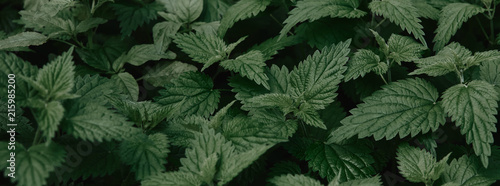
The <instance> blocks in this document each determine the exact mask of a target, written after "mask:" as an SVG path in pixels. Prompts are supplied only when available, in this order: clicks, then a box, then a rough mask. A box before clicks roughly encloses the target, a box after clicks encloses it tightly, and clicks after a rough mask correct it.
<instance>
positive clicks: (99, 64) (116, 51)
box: [76, 37, 129, 72]
mask: <svg viewBox="0 0 500 186" xmlns="http://www.w3.org/2000/svg"><path fill="white" fill-rule="evenodd" d="M128 50H129V43H127V42H126V41H122V40H120V39H119V38H117V37H112V38H109V39H108V40H106V41H105V42H104V44H103V45H102V46H100V45H97V44H94V45H93V47H91V48H77V49H76V52H77V53H78V55H79V56H80V58H81V59H82V60H83V62H85V63H87V64H88V65H90V66H91V67H94V68H96V69H99V70H102V71H106V72H115V71H114V70H113V68H112V65H117V64H114V63H113V62H115V60H116V59H118V58H119V57H120V56H122V54H123V53H125V52H127V51H128ZM124 57H125V55H124ZM120 65H123V64H120ZM116 71H119V69H118V68H117V69H116Z"/></svg>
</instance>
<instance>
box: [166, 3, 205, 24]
mask: <svg viewBox="0 0 500 186" xmlns="http://www.w3.org/2000/svg"><path fill="white" fill-rule="evenodd" d="M161 2H162V3H163V4H164V5H165V8H166V9H167V11H168V12H170V13H173V14H174V15H176V17H177V19H179V21H181V22H182V23H191V22H193V21H194V20H196V19H198V17H200V15H201V12H202V11H203V0H182V1H180V0H161Z"/></svg>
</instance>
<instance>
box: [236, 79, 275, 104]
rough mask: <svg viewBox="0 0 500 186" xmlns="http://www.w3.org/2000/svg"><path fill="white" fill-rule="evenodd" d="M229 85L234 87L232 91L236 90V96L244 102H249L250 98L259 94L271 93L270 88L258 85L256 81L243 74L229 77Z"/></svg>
mask: <svg viewBox="0 0 500 186" xmlns="http://www.w3.org/2000/svg"><path fill="white" fill-rule="evenodd" d="M229 86H231V87H233V89H231V92H235V93H236V95H235V98H236V99H237V100H239V101H241V103H243V104H247V103H248V99H250V98H253V97H255V96H258V95H262V94H265V93H269V90H267V89H266V88H264V87H263V86H260V85H258V84H257V83H255V82H254V81H252V80H250V79H248V78H244V77H241V76H233V77H231V78H230V79H229Z"/></svg>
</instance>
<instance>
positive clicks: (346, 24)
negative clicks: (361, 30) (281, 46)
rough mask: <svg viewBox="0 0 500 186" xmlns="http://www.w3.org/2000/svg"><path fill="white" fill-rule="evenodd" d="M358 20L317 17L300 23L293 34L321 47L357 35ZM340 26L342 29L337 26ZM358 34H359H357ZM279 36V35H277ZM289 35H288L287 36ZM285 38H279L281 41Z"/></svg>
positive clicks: (311, 44) (310, 44)
mask: <svg viewBox="0 0 500 186" xmlns="http://www.w3.org/2000/svg"><path fill="white" fill-rule="evenodd" d="M358 24H359V21H355V20H352V19H338V20H335V21H332V20H331V19H319V20H316V21H313V22H305V23H301V24H300V25H299V26H297V28H296V29H295V36H298V38H299V39H300V40H302V39H304V40H305V41H306V42H307V44H309V46H311V47H313V48H317V49H321V48H323V47H325V46H330V45H331V44H332V43H338V42H341V41H345V40H347V39H350V38H354V37H357V36H356V35H358V33H356V32H355V31H356V30H358V27H357V25H358ZM340 27H342V28H343V29H342V30H338V29H337V28H340ZM358 36H359V35H358ZM278 37H279V36H278ZM289 37H290V36H289ZM283 39H285V38H281V39H280V41H282V40H283Z"/></svg>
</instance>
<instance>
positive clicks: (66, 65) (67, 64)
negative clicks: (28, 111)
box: [36, 48, 75, 100]
mask: <svg viewBox="0 0 500 186" xmlns="http://www.w3.org/2000/svg"><path fill="white" fill-rule="evenodd" d="M72 53H73V48H70V49H69V50H68V51H67V52H64V53H63V54H61V55H60V56H58V57H57V58H55V59H54V60H52V61H51V62H50V63H49V64H47V65H44V66H43V68H42V69H40V71H39V72H38V75H37V77H36V82H37V83H39V84H40V85H42V86H43V87H44V88H45V89H47V91H48V92H47V94H46V95H43V96H44V97H45V99H47V100H51V99H52V100H58V99H61V98H63V97H66V96H67V95H68V94H69V92H70V91H71V90H72V89H73V86H74V85H75V81H74V79H75V72H74V69H75V66H74V65H73V56H72Z"/></svg>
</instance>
